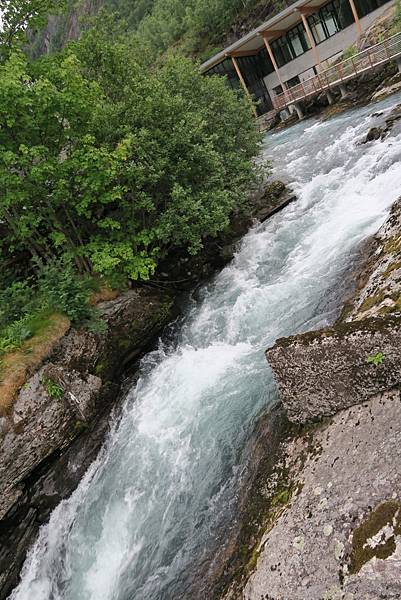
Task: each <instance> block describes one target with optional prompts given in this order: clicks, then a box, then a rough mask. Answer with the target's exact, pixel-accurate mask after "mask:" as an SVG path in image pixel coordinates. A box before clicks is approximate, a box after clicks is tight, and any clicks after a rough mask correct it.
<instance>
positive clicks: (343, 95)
mask: <svg viewBox="0 0 401 600" xmlns="http://www.w3.org/2000/svg"><path fill="white" fill-rule="evenodd" d="M338 87H339V90H340V92H341V100H345V99H346V98H348V91H347V86H346V85H345V83H340V85H339V86H338Z"/></svg>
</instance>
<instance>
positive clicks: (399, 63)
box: [395, 56, 401, 73]
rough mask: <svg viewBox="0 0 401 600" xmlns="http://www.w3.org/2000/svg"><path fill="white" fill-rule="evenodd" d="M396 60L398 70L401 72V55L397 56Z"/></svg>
mask: <svg viewBox="0 0 401 600" xmlns="http://www.w3.org/2000/svg"><path fill="white" fill-rule="evenodd" d="M395 62H396V63H397V68H398V72H399V73H401V56H399V57H398V58H396V59H395Z"/></svg>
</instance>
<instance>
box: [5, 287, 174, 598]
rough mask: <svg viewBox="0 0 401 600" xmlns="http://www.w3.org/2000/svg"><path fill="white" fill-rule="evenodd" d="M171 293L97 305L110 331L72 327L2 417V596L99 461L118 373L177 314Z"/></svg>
mask: <svg viewBox="0 0 401 600" xmlns="http://www.w3.org/2000/svg"><path fill="white" fill-rule="evenodd" d="M172 304H173V300H172V297H171V296H169V295H168V294H166V293H165V292H158V291H154V290H151V289H145V288H141V289H135V290H131V291H129V292H127V293H126V294H123V295H122V296H120V297H119V298H117V299H116V300H112V301H108V302H104V303H102V304H100V305H99V310H100V313H101V316H102V319H103V321H104V323H105V324H106V326H107V328H106V331H105V332H104V333H101V334H93V333H89V332H88V331H84V330H81V331H77V330H75V329H71V330H70V331H69V332H68V333H67V335H65V336H64V337H63V338H62V339H61V341H60V343H59V344H58V345H57V346H56V347H55V348H54V350H53V351H52V354H51V355H50V357H49V358H48V359H47V360H46V362H45V364H44V365H43V366H42V367H41V368H40V369H39V370H38V371H37V372H36V373H34V374H33V375H32V376H31V377H30V378H29V379H28V381H27V382H26V384H25V385H24V387H23V388H22V389H21V391H20V392H19V394H18V396H17V398H16V400H15V402H14V404H13V406H12V408H11V409H10V411H9V412H8V414H7V415H6V416H4V417H3V418H2V419H1V421H0V598H2V599H3V598H6V597H7V594H8V593H9V591H10V589H11V588H12V586H13V585H14V584H15V580H16V577H17V575H18V572H19V568H20V566H21V564H22V561H23V560H24V557H25V553H26V550H27V548H28V546H29V545H30V543H31V542H32V541H33V540H34V538H35V536H36V533H37V530H38V527H39V526H40V524H41V523H43V522H44V521H45V520H46V519H47V517H48V515H49V513H50V511H51V510H52V509H53V508H54V507H55V506H56V505H57V504H58V503H59V502H60V500H62V499H63V498H65V497H66V496H68V495H69V494H70V493H71V491H72V490H73V489H74V488H75V487H76V485H77V484H78V482H79V481H80V479H81V477H82V476H83V474H84V473H85V471H86V469H87V468H88V466H89V464H90V463H91V462H92V461H93V460H94V458H95V456H96V454H97V452H98V450H99V448H100V445H101V443H102V441H103V438H104V435H105V433H106V431H107V423H108V416H109V413H110V410H111V408H112V407H113V406H115V404H116V399H117V396H118V393H119V381H120V375H121V373H122V371H123V369H124V367H125V365H127V364H128V363H130V362H132V361H134V360H135V359H137V358H138V357H139V356H140V354H141V353H142V352H144V351H145V350H146V349H147V347H148V345H149V344H150V343H151V342H152V341H153V340H154V339H155V338H157V336H158V335H159V333H160V332H161V330H162V328H163V327H164V325H166V323H168V321H169V320H170V319H171V314H172V313H171V309H172Z"/></svg>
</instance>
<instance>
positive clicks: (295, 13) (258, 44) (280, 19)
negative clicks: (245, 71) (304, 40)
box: [201, 0, 327, 73]
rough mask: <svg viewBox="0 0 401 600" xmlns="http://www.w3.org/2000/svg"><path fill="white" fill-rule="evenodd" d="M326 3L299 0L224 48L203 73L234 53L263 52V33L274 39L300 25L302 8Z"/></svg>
mask: <svg viewBox="0 0 401 600" xmlns="http://www.w3.org/2000/svg"><path fill="white" fill-rule="evenodd" d="M326 2H327V0H298V1H297V2H294V4H292V5H291V6H289V7H288V8H286V9H285V10H283V11H281V12H280V13H279V14H278V15H276V16H274V17H272V18H271V19H269V20H268V21H266V22H265V23H262V25H259V27H257V28H256V29H253V30H252V31H251V32H250V33H248V34H247V35H244V37H242V38H241V39H239V40H238V41H236V42H234V44H231V45H230V46H227V48H224V50H222V51H221V52H219V53H218V54H215V56H212V58H209V60H207V61H206V62H204V63H203V64H202V65H201V71H202V72H203V73H204V72H205V71H207V70H208V69H211V68H212V67H214V66H215V65H217V64H218V63H219V62H221V61H223V60H224V59H225V58H226V57H227V56H229V55H230V54H232V53H234V52H249V53H250V54H252V52H254V51H255V50H261V49H262V48H263V46H264V42H263V38H262V33H271V34H272V37H274V33H277V36H278V35H280V33H281V32H284V31H288V30H289V29H291V28H292V27H293V26H294V25H296V24H297V23H299V21H300V12H299V11H300V9H301V8H319V7H320V6H322V5H323V4H325V3H326ZM277 36H276V37H277Z"/></svg>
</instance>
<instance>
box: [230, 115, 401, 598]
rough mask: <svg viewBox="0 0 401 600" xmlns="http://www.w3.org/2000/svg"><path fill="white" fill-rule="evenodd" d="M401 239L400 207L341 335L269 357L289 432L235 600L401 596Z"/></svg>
mask: <svg viewBox="0 0 401 600" xmlns="http://www.w3.org/2000/svg"><path fill="white" fill-rule="evenodd" d="M396 113H397V109H395V110H394V111H393V112H392V113H391V114H392V115H393V116H394V115H395V114H396ZM367 138H368V140H367V141H368V143H370V141H371V140H370V141H369V135H368V136H367ZM362 141H366V140H362ZM400 238H401V203H400V201H398V202H396V203H395V204H394V206H393V208H392V211H391V213H390V215H389V217H388V219H387V221H386V223H385V225H384V226H383V227H382V228H381V229H380V231H379V232H378V233H377V235H375V236H374V238H373V239H372V241H371V242H370V243H369V245H368V247H367V248H368V250H366V256H365V261H364V266H363V267H362V268H360V269H359V270H358V274H357V276H356V279H357V280H358V285H357V289H356V291H355V292H354V293H353V295H352V296H351V298H350V299H349V301H348V302H347V303H346V305H345V307H344V310H343V312H342V315H341V317H340V318H339V320H338V321H337V322H336V324H335V325H334V326H332V327H330V328H328V329H320V330H317V331H312V332H308V333H305V334H299V335H297V336H293V337H290V338H284V339H282V340H278V341H277V342H276V344H275V345H274V346H273V347H272V348H270V349H269V350H268V351H267V354H266V355H267V360H268V362H269V363H270V365H271V367H272V368H273V372H274V374H275V379H276V381H277V383H278V387H279V391H280V399H281V402H282V405H283V407H284V409H285V413H286V416H287V418H288V419H289V422H288V427H287V429H286V432H287V433H286V435H285V436H283V437H282V439H281V442H280V447H279V450H276V453H277V456H278V457H279V458H278V460H277V463H276V465H275V467H274V468H273V469H272V471H271V472H270V475H269V474H266V473H265V474H264V475H263V477H264V479H265V480H266V481H268V480H269V479H270V481H271V485H270V489H266V490H265V502H264V504H263V505H262V509H261V510H260V512H259V515H258V516H259V519H256V520H255V523H254V526H253V532H254V542H255V543H254V545H253V547H252V546H251V547H250V546H248V547H247V552H246V553H245V555H246V556H247V561H248V562H247V565H246V568H244V565H243V566H242V569H241V570H240V571H239V572H238V573H237V579H236V580H234V582H232V583H231V585H230V586H229V588H228V592H226V593H225V594H224V598H225V599H226V600H234V599H235V600H236V599H240V598H241V599H246V600H259V599H260V598H261V597H263V598H268V599H269V600H288V599H289V598H291V600H321V599H325V600H328V599H335V600H352V599H354V600H359V599H360V598H363V599H364V600H377V598H378V597H380V598H385V599H390V598H394V599H395V598H399V597H400V595H401V585H400V582H399V576H398V571H399V566H400V558H399V556H400V547H401V535H400V531H401V530H400V525H399V515H400V512H401V505H400V498H401V471H400V469H399V468H398V465H399V463H400V456H399V448H400V446H401V444H400V442H401V413H400V406H401V396H400V389H399V388H400V385H401V363H400V360H399V345H400V339H399V338H400V331H401V329H400V326H401V312H400V295H401V278H400V273H401V269H400V265H401V256H400V247H401V246H400ZM291 423H292V425H291ZM262 529H263V533H262ZM258 536H259V537H258ZM248 539H249V537H248ZM250 539H251V538H250ZM256 540H257V541H256ZM251 549H252V551H250V550H251Z"/></svg>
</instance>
